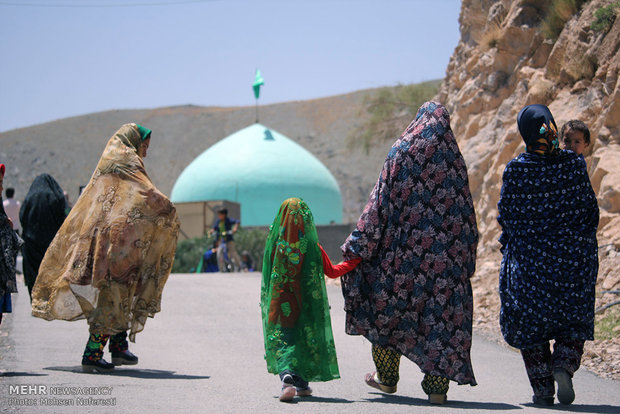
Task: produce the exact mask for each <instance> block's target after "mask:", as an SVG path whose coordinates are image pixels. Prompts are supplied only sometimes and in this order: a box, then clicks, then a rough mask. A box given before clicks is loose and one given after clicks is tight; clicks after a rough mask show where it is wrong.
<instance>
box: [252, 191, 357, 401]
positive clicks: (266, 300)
mask: <svg viewBox="0 0 620 414" xmlns="http://www.w3.org/2000/svg"><path fill="white" fill-rule="evenodd" d="M358 262H359V260H357V261H355V260H353V261H350V262H345V263H343V264H340V265H337V266H332V264H331V262H330V260H329V257H327V254H326V253H325V251H324V250H323V249H322V247H321V246H320V245H319V243H318V236H317V232H316V227H315V225H314V219H313V217H312V212H311V211H310V208H308V205H307V204H306V203H305V202H304V201H302V200H300V199H298V198H289V199H287V200H285V201H284V202H283V203H282V205H281V206H280V211H279V212H278V215H277V216H276V218H275V220H274V221H273V224H272V225H271V227H270V231H269V236H268V238H267V244H266V246H265V256H264V259H263V282H262V287H261V309H262V317H263V333H264V336H265V360H266V361H267V370H268V371H269V372H270V373H273V374H279V376H280V379H281V380H282V390H281V393H280V401H292V400H293V399H294V397H295V395H297V396H300V397H303V396H309V395H311V394H312V389H311V388H310V386H309V384H308V382H309V381H330V380H332V379H336V378H340V374H339V372H338V361H337V359H336V348H335V345H334V337H333V334H332V328H331V319H330V316H329V304H328V302H327V292H326V290H325V279H324V276H323V275H324V274H327V275H328V276H329V277H338V276H341V275H342V274H344V273H346V272H348V271H349V270H351V269H352V268H353V267H355V266H356V265H357V263H358Z"/></svg>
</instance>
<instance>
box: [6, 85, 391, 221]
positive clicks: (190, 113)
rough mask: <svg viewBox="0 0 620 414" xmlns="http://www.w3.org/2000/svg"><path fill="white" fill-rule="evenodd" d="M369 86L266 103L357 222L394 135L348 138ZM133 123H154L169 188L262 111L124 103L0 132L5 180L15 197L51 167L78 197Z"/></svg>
mask: <svg viewBox="0 0 620 414" xmlns="http://www.w3.org/2000/svg"><path fill="white" fill-rule="evenodd" d="M367 93H372V90H370V91H359V92H354V93H351V94H347V95H341V96H334V97H329V98H323V99H316V100H311V101H299V102H289V103H282V104H275V105H268V106H262V107H260V108H259V115H260V122H261V123H262V124H263V125H265V126H267V127H270V128H273V129H275V130H277V131H278V132H280V133H283V134H284V135H286V136H288V137H289V138H291V139H293V140H295V141H296V142H297V143H299V144H300V145H302V146H303V147H304V148H306V149H307V150H309V151H310V152H312V153H313V154H314V155H315V156H316V157H317V158H319V159H320V160H321V161H322V162H323V163H324V164H325V165H326V166H327V168H329V170H330V171H331V172H332V174H333V175H334V176H335V177H336V180H337V181H338V184H339V185H340V189H341V191H342V195H343V205H344V215H343V218H344V221H345V222H355V221H356V220H357V218H358V217H359V213H360V211H361V209H362V207H363V205H364V203H365V202H366V199H367V197H368V193H369V191H370V189H371V188H372V186H373V185H374V183H375V181H376V179H377V176H378V174H379V171H380V169H381V165H382V163H383V160H384V158H385V155H386V154H387V151H388V149H389V147H390V146H391V142H385V143H375V144H373V146H372V147H371V148H370V149H369V151H368V153H367V152H366V151H364V150H362V149H361V148H352V149H350V148H349V146H348V145H347V137H350V135H351V131H352V130H353V129H354V127H355V126H356V125H359V124H360V123H361V122H363V118H364V115H363V114H364V111H362V108H363V100H364V96H365V95H366V94H367ZM127 122H136V123H139V124H142V125H145V126H147V127H148V128H151V129H152V130H153V138H152V142H151V147H150V149H149V152H148V157H147V158H146V160H145V162H146V168H147V171H148V173H149V175H150V176H151V178H152V179H153V181H154V183H155V185H156V186H157V187H158V188H160V189H161V190H162V191H163V192H164V193H166V194H170V191H171V190H172V186H173V185H174V182H175V181H176V179H177V177H178V176H179V174H180V173H181V171H183V169H184V168H185V167H186V166H187V165H188V164H189V163H190V162H191V161H192V160H193V159H194V158H195V157H196V156H198V155H199V154H200V153H202V152H203V151H205V150H206V149H207V148H209V147H210V146H211V145H213V144H215V143H216V142H217V141H219V140H221V139H222V138H225V137H226V136H228V135H229V134H232V133H233V132H236V131H237V130H239V129H241V128H244V127H246V126H248V125H250V124H252V123H254V122H255V110H254V107H244V108H211V107H209V108H205V107H196V106H182V107H172V108H159V109H149V110H118V111H108V112H100V113H93V114H89V115H84V116H78V117H74V118H67V119H62V120H58V121H55V122H49V123H45V124H41V125H36V126H32V127H29V128H22V129H16V130H12V131H8V132H5V133H2V134H0V160H2V161H1V162H3V163H5V164H6V165H7V174H6V177H5V182H4V186H5V187H15V188H16V190H17V194H16V197H17V198H18V199H20V198H21V199H23V197H25V195H26V193H27V191H28V188H29V186H30V184H31V183H32V180H33V179H34V177H36V176H37V175H38V174H41V173H49V174H51V175H52V176H53V177H55V178H56V179H57V180H58V182H59V183H60V185H61V186H62V187H63V189H65V190H66V191H68V192H69V195H70V197H71V200H75V199H76V197H77V195H78V190H79V186H80V185H85V184H86V183H87V182H88V180H89V178H90V176H91V174H92V172H93V169H94V168H95V166H96V164H97V161H98V159H99V156H100V155H101V152H102V150H103V148H104V147H105V144H106V142H107V140H108V138H109V137H110V136H111V135H112V134H113V133H114V132H115V131H116V130H117V129H118V128H119V127H120V126H121V125H122V124H124V123H127ZM239 168H243V166H239ZM207 178H208V177H207Z"/></svg>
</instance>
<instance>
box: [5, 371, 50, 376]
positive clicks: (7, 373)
mask: <svg viewBox="0 0 620 414" xmlns="http://www.w3.org/2000/svg"><path fill="white" fill-rule="evenodd" d="M45 376H47V374H36V373H34V372H0V377H45Z"/></svg>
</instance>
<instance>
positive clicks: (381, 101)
mask: <svg viewBox="0 0 620 414" xmlns="http://www.w3.org/2000/svg"><path fill="white" fill-rule="evenodd" d="M440 84H441V81H440V80H434V81H428V82H423V83H418V84H413V85H398V86H396V87H386V88H381V89H379V90H377V91H376V92H374V93H370V94H368V95H366V96H365V97H364V103H363V106H364V110H365V111H366V112H367V113H368V118H367V120H366V121H365V122H364V123H363V124H362V125H361V126H359V127H357V128H355V129H354V130H353V132H352V133H350V134H349V137H348V138H347V141H348V145H349V146H350V147H353V146H358V145H360V146H362V147H363V148H364V150H365V151H366V152H368V150H369V148H370V146H371V144H372V143H373V142H380V141H385V140H395V139H396V138H397V137H398V135H399V134H400V133H401V132H402V131H403V130H404V129H405V128H406V127H407V125H408V124H409V122H411V120H412V119H413V118H414V116H415V115H416V113H417V111H418V109H419V108H420V106H421V105H422V104H423V103H424V102H426V101H428V100H429V99H431V98H432V97H433V96H435V95H436V94H437V92H438V91H439V85H440Z"/></svg>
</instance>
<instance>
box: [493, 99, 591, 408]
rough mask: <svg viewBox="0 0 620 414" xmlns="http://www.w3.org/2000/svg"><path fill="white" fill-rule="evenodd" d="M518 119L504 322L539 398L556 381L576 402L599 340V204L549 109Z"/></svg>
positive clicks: (505, 247) (507, 200)
mask: <svg viewBox="0 0 620 414" xmlns="http://www.w3.org/2000/svg"><path fill="white" fill-rule="evenodd" d="M517 124H518V126H519V132H520V133H521V136H522V137H523V140H524V141H525V144H526V152H524V153H522V154H520V155H519V156H517V157H516V158H515V159H513V160H512V161H510V162H509V163H508V165H507V166H506V169H505V170H504V175H503V185H502V192H501V197H500V200H499V204H498V209H499V217H498V221H499V224H500V225H501V227H502V235H501V237H500V243H501V246H502V247H501V251H502V254H503V260H502V266H501V268H500V276H499V285H500V286H499V289H500V298H501V301H502V307H501V313H500V325H501V328H502V333H503V335H504V338H505V339H506V342H508V343H509V344H510V345H512V346H514V347H515V348H518V349H520V350H521V354H522V356H523V361H524V363H525V368H526V371H527V375H528V377H529V380H530V384H531V385H532V389H533V390H534V397H533V400H534V403H535V404H538V405H553V403H554V394H555V389H554V379H555V381H556V382H557V383H558V392H557V397H558V400H559V401H560V402H561V403H562V404H570V403H571V402H573V400H574V398H575V392H574V390H573V385H572V380H571V378H572V376H573V373H574V372H575V371H576V370H577V369H578V368H579V364H580V362H581V355H582V353H583V345H584V341H586V340H592V339H594V337H593V334H594V287H595V284H596V276H597V273H598V256H597V242H596V228H597V226H598V213H599V212H598V206H597V202H596V196H595V194H594V191H593V190H592V185H591V184H590V179H589V177H588V171H587V169H586V162H585V160H584V159H583V157H582V156H580V155H577V154H575V153H574V152H572V151H564V150H560V149H559V148H558V145H559V142H558V137H557V128H556V124H555V121H554V119H553V116H552V115H551V112H550V111H549V108H547V107H546V106H544V105H529V106H526V107H525V108H523V109H522V110H521V112H519V115H518V117H517ZM552 339H553V340H555V343H554V345H553V354H552V353H551V351H550V349H549V341H550V340H552Z"/></svg>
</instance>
